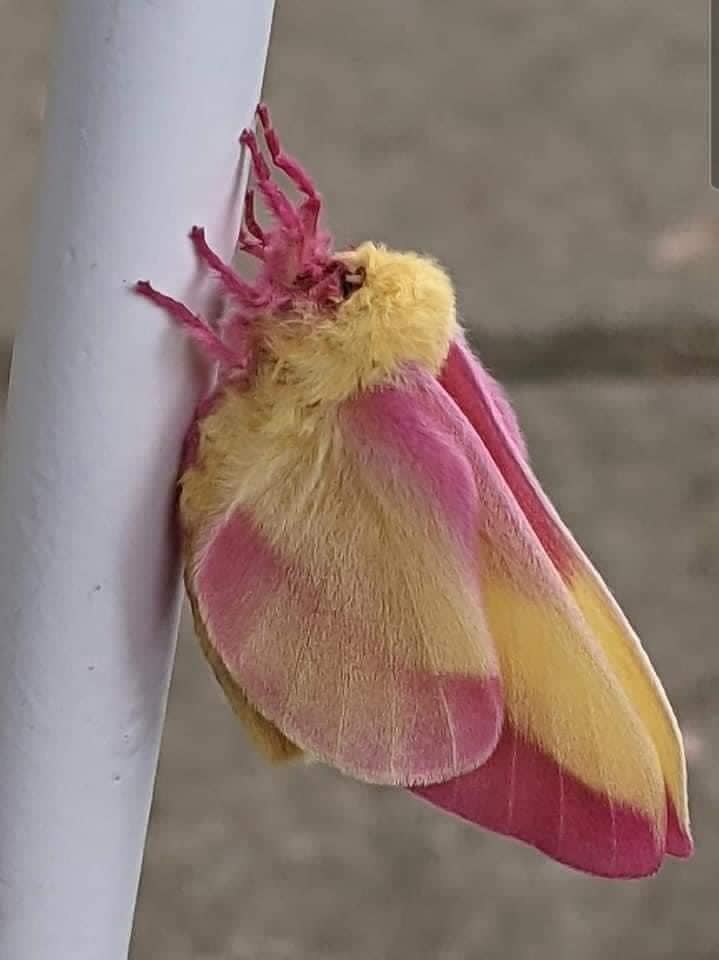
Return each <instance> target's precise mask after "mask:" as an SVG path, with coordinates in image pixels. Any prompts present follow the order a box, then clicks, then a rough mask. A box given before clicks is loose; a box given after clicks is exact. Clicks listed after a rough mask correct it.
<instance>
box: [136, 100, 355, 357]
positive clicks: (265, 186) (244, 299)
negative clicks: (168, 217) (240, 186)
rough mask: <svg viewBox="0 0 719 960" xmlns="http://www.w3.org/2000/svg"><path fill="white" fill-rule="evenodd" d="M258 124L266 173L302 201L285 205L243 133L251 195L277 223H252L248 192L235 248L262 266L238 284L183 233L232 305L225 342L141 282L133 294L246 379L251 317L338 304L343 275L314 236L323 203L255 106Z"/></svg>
mask: <svg viewBox="0 0 719 960" xmlns="http://www.w3.org/2000/svg"><path fill="white" fill-rule="evenodd" d="M257 118H258V119H259V122H260V126H261V127H262V132H263V135H264V140H265V144H266V146H267V151H268V153H269V156H270V160H271V161H272V164H273V166H274V167H276V168H277V169H278V170H281V171H282V172H283V173H284V174H286V176H287V177H288V179H289V180H290V182H291V183H292V184H293V185H294V186H295V187H296V188H297V190H299V192H300V193H301V194H302V195H303V197H304V199H303V200H301V201H300V202H299V203H298V204H294V203H292V201H291V200H290V199H289V197H288V196H287V195H286V194H285V192H284V191H283V190H282V188H281V187H280V186H279V185H278V184H277V183H275V181H274V180H273V178H272V170H271V168H270V166H269V165H268V163H267V161H266V159H265V157H264V155H263V153H262V150H261V149H260V145H259V143H258V140H257V136H256V135H255V133H254V131H253V130H249V129H248V130H243V132H242V135H241V136H240V143H241V144H242V145H243V146H244V147H245V148H246V149H247V150H249V152H250V157H251V163H252V174H253V178H254V182H255V187H256V190H257V191H258V192H259V193H260V195H261V197H262V199H263V200H264V203H265V206H266V207H267V209H268V211H269V213H270V214H271V215H272V217H273V219H274V220H275V221H276V226H275V227H274V228H273V229H267V230H265V229H263V228H262V227H261V226H260V224H259V223H258V222H257V218H256V216H255V207H254V199H255V191H254V190H253V189H248V191H247V194H246V196H245V204H244V213H243V223H242V227H241V229H240V235H239V239H238V246H239V248H240V250H242V251H243V252H244V253H247V254H249V255H250V256H253V257H255V258H256V259H258V260H259V261H260V262H261V264H262V266H261V268H260V271H259V274H258V276H257V277H256V279H255V280H254V281H253V282H248V281H246V280H243V279H242V278H241V277H240V276H238V274H237V273H236V272H235V271H234V270H233V269H232V267H231V266H229V265H228V264H226V263H224V262H223V261H222V260H221V259H220V257H218V256H217V254H216V253H215V252H214V251H213V250H212V249H211V248H210V247H209V245H208V243H207V241H206V239H205V231H204V230H203V229H202V227H197V226H196V227H193V228H192V230H191V231H190V240H191V241H192V245H193V247H194V249H195V253H196V254H197V257H198V259H199V260H200V262H202V263H204V264H205V265H206V266H207V267H208V268H209V269H210V270H212V271H213V272H214V273H215V274H216V275H217V277H218V279H219V281H220V283H221V284H222V287H223V289H224V291H225V293H226V295H227V298H228V300H229V302H230V303H231V305H232V306H231V310H230V311H229V314H228V317H227V319H226V320H225V321H223V329H224V331H225V332H226V333H227V334H228V336H227V342H226V340H225V338H223V337H222V336H221V335H220V333H219V332H218V331H216V330H215V329H213V327H212V326H210V324H209V323H207V322H206V321H205V320H203V319H202V318H201V317H199V316H198V315H197V314H194V313H192V311H191V310H190V309H189V308H188V307H186V306H185V305H184V304H182V303H180V302H179V301H177V300H173V299H172V298H171V297H168V296H166V295H165V294H162V293H160V292H159V291H157V290H155V289H154V287H152V286H151V284H149V283H148V282H147V281H146V280H143V281H140V282H139V283H137V284H136V285H135V288H134V289H135V291H136V292H137V293H139V294H141V295H142V296H144V297H147V299H148V300H151V301H152V302H153V303H155V304H157V306H159V307H162V308H163V309H164V310H166V311H167V312H168V313H169V314H170V315H171V316H172V317H173V319H174V320H176V321H177V322H178V323H179V324H180V325H181V326H183V327H184V328H185V330H187V332H188V334H189V335H190V336H191V337H192V339H193V340H195V342H196V343H198V344H199V345H200V346H201V348H202V349H203V351H204V353H205V354H206V355H207V356H209V357H210V358H211V359H212V360H215V361H217V362H219V363H220V364H221V365H222V366H224V367H229V368H232V369H235V370H242V371H245V372H247V371H249V370H250V369H251V366H252V353H253V348H252V340H253V337H252V328H253V325H254V321H255V320H256V319H257V317H259V316H262V315H264V314H267V313H278V312H286V311H289V310H292V309H293V308H294V307H296V306H300V305H301V306H304V307H311V306H315V307H318V308H321V307H323V306H331V305H332V304H336V303H338V302H339V301H341V300H342V297H343V279H344V276H345V274H346V273H347V267H346V266H345V265H344V264H343V263H342V262H341V261H339V260H337V259H336V258H335V257H334V256H333V255H332V238H331V237H330V235H329V234H327V233H325V232H323V231H322V230H321V229H320V226H319V216H320V210H321V207H322V198H321V197H320V194H319V193H318V192H317V189H316V188H315V186H314V184H313V182H312V180H311V178H310V177H309V176H308V174H307V173H306V172H305V171H304V170H303V169H302V167H301V166H300V165H299V163H297V161H296V160H294V159H293V158H292V157H290V156H288V155H287V154H286V153H285V152H284V151H283V149H282V146H281V144H280V140H279V137H278V136H277V131H276V130H275V129H274V127H273V126H272V121H271V119H270V113H269V110H268V109H267V107H266V106H265V104H260V105H259V106H258V108H257ZM230 344H232V346H231V345H230Z"/></svg>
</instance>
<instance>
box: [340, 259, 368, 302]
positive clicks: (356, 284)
mask: <svg viewBox="0 0 719 960" xmlns="http://www.w3.org/2000/svg"><path fill="white" fill-rule="evenodd" d="M366 276H367V271H366V270H365V268H364V267H357V269H356V270H353V271H352V273H349V272H348V273H343V274H342V279H341V281H340V282H341V285H342V297H343V299H345V300H348V299H349V298H350V297H351V296H352V294H353V293H354V292H355V290H359V288H360V287H361V286H362V285H363V284H364V282H365V278H366Z"/></svg>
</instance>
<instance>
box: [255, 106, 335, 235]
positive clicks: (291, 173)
mask: <svg viewBox="0 0 719 960" xmlns="http://www.w3.org/2000/svg"><path fill="white" fill-rule="evenodd" d="M257 116H258V117H259V118H260V124H261V125H262V131H263V133H264V135H265V142H266V143H267V149H268V150H269V151H270V157H271V158H272V162H273V163H274V165H275V166H276V167H277V168H278V169H280V170H282V171H283V173H286V174H287V176H288V177H289V178H290V180H291V181H292V183H294V185H295V186H296V187H297V189H298V190H300V191H301V192H302V193H304V194H305V196H306V197H307V200H306V201H305V202H304V203H303V204H302V206H301V207H300V211H299V215H300V219H301V221H302V224H303V226H304V228H305V231H306V232H307V233H308V234H309V235H310V236H312V237H314V236H315V234H316V233H317V223H318V220H319V215H320V207H321V205H322V201H321V198H320V195H319V194H318V192H317V189H316V187H315V185H314V183H313V182H312V178H311V177H310V176H309V174H307V173H306V172H305V170H304V169H303V168H302V166H301V165H300V164H299V163H298V162H297V161H296V160H295V159H294V157H290V156H288V155H287V154H286V153H285V152H284V151H283V149H282V145H281V144H280V138H279V137H278V135H277V131H276V130H275V128H274V127H273V126H272V120H271V119H270V111H269V110H268V109H267V105H266V104H264V103H261V104H260V105H259V107H258V108H257Z"/></svg>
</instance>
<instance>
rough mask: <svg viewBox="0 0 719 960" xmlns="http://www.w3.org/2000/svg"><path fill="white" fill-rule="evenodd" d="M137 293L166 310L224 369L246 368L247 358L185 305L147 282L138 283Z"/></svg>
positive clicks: (136, 285)
mask: <svg viewBox="0 0 719 960" xmlns="http://www.w3.org/2000/svg"><path fill="white" fill-rule="evenodd" d="M135 292H136V293H139V294H140V295H141V296H143V297H146V298H147V299H148V300H150V301H152V303H154V304H156V305H157V306H158V307H162V309H163V310H166V311H167V313H169V314H170V316H171V317H172V318H173V320H175V321H176V322H177V323H179V324H180V326H182V327H184V328H185V329H186V330H187V331H188V333H189V335H190V337H191V338H192V339H193V340H194V341H195V342H196V343H198V344H199V345H200V346H201V347H202V348H203V350H204V352H205V353H206V354H207V356H208V357H210V358H211V359H212V360H216V361H217V362H218V363H221V364H222V366H224V367H244V366H245V365H246V360H245V358H244V357H242V356H241V355H240V354H238V353H236V352H235V351H234V350H231V349H230V348H229V347H228V346H227V344H226V343H224V342H223V341H222V340H221V339H220V337H218V335H217V334H216V333H215V331H214V330H212V329H210V327H208V326H207V324H206V323H204V322H203V321H202V320H201V319H200V317H198V316H197V314H195V313H192V311H191V310H190V309H189V308H188V307H186V306H185V304H184V303H180V302H179V300H173V299H172V297H168V296H166V295H165V294H164V293H160V292H159V290H155V288H154V287H153V286H152V285H151V284H150V283H148V282H147V280H140V281H139V282H138V283H136V284H135Z"/></svg>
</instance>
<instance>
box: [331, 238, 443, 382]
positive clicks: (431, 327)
mask: <svg viewBox="0 0 719 960" xmlns="http://www.w3.org/2000/svg"><path fill="white" fill-rule="evenodd" d="M338 259H340V260H341V261H342V262H343V263H344V265H345V267H346V270H347V273H346V274H345V276H344V281H343V292H344V299H343V301H342V303H341V304H340V305H339V306H338V308H337V316H336V325H337V328H338V335H339V337H340V338H342V339H343V340H344V341H345V342H346V346H347V348H348V349H351V350H353V351H361V352H362V354H363V355H364V356H366V358H367V361H368V362H370V363H371V364H372V365H373V366H375V367H378V368H379V369H380V370H382V371H387V372H391V370H392V369H393V368H394V367H395V366H396V365H397V364H403V363H414V364H420V365H422V366H425V367H428V368H429V369H430V370H432V372H437V370H438V369H439V367H440V366H441V365H442V362H443V360H444V358H445V356H446V355H447V350H448V348H449V341H450V339H451V337H452V335H453V334H454V332H455V325H456V319H455V298H454V289H453V287H452V282H451V281H450V279H449V277H448V276H447V274H446V273H445V272H444V270H443V269H442V268H441V267H440V266H439V265H438V264H437V263H436V262H435V261H434V260H432V259H430V258H429V257H425V256H420V255H419V254H417V253H412V252H401V251H396V250H388V249H387V248H386V247H384V246H381V245H379V244H374V243H363V244H362V245H361V246H359V247H357V249H356V250H353V251H351V252H349V253H344V254H339V255H338Z"/></svg>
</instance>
